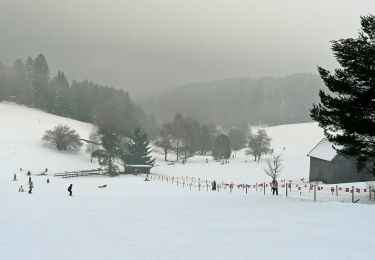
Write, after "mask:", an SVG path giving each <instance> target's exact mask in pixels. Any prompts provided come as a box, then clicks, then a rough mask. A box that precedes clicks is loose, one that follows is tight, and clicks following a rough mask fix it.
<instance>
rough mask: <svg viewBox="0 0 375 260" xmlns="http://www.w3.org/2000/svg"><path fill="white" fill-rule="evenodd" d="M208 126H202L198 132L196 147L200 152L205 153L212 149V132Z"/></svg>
mask: <svg viewBox="0 0 375 260" xmlns="http://www.w3.org/2000/svg"><path fill="white" fill-rule="evenodd" d="M210 130H211V129H210V128H209V127H208V126H203V127H201V128H200V129H199V133H198V149H199V151H200V154H202V155H203V154H206V153H207V152H208V151H211V150H212V143H213V134H214V133H212V132H211V131H210Z"/></svg>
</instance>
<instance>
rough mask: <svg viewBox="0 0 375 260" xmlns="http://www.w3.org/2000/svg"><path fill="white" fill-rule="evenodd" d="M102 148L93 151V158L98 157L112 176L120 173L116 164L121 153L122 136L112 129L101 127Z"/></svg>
mask: <svg viewBox="0 0 375 260" xmlns="http://www.w3.org/2000/svg"><path fill="white" fill-rule="evenodd" d="M99 135H100V144H101V148H100V149H98V150H96V151H95V152H93V153H92V157H93V158H97V159H98V161H99V164H100V165H101V166H105V167H106V168H107V171H108V174H109V175H110V176H115V175H117V173H118V167H117V165H116V162H115V160H116V158H118V156H119V153H120V147H119V143H120V139H121V136H120V135H119V134H118V133H117V132H116V131H113V130H112V129H104V128H100V129H99Z"/></svg>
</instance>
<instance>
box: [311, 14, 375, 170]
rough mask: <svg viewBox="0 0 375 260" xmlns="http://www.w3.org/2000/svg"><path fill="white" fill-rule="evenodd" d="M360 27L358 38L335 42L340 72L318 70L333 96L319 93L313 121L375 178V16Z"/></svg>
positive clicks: (337, 70)
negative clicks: (318, 101)
mask: <svg viewBox="0 0 375 260" xmlns="http://www.w3.org/2000/svg"><path fill="white" fill-rule="evenodd" d="M361 26H362V28H361V31H360V33H359V36H358V37H357V38H354V39H353V38H348V39H340V40H338V41H333V44H332V50H333V54H334V56H335V57H336V59H337V61H338V63H339V64H340V66H341V68H339V69H336V70H335V71H334V73H333V74H331V73H330V72H329V71H328V70H325V69H323V68H321V67H319V68H318V70H319V73H320V76H321V78H322V79H323V81H324V83H325V85H326V86H327V87H328V88H329V90H330V91H331V93H327V92H325V91H322V90H321V91H320V93H319V96H320V102H321V103H319V104H314V105H313V109H312V110H311V117H312V118H313V119H314V120H315V121H317V122H319V125H320V126H321V127H322V128H323V129H324V133H325V135H326V137H327V138H328V140H329V141H330V142H332V143H333V144H334V145H337V146H340V148H338V147H337V146H336V149H337V150H338V152H339V153H341V154H344V155H350V156H354V157H356V158H357V160H358V164H357V165H358V167H359V169H361V168H363V167H364V166H368V169H369V170H370V171H371V172H372V173H373V174H374V175H375V16H374V15H369V16H363V17H361Z"/></svg>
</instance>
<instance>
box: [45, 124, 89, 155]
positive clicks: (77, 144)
mask: <svg viewBox="0 0 375 260" xmlns="http://www.w3.org/2000/svg"><path fill="white" fill-rule="evenodd" d="M42 141H43V142H44V143H45V144H50V145H53V146H55V147H56V148H57V150H59V151H61V150H79V149H80V148H81V146H82V142H81V139H80V136H79V134H77V133H76V131H75V130H73V129H71V128H70V127H69V126H67V125H58V126H56V127H55V128H53V129H51V130H47V131H46V132H45V134H44V135H43V137H42Z"/></svg>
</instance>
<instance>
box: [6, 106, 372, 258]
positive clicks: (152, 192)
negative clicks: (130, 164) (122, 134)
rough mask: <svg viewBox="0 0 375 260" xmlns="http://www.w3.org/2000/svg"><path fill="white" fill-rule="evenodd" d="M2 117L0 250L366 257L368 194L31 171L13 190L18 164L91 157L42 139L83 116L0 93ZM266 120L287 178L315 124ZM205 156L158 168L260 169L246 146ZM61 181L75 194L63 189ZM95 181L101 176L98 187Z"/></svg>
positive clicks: (299, 173)
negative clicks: (334, 196)
mask: <svg viewBox="0 0 375 260" xmlns="http://www.w3.org/2000/svg"><path fill="white" fill-rule="evenodd" d="M0 118H1V121H0V156H1V157H0V158H2V162H1V164H0V171H1V174H0V205H1V214H0V259H373V258H374V252H375V242H374V239H373V234H374V232H375V226H374V225H373V220H372V216H373V215H374V213H375V205H371V204H351V203H341V202H316V203H314V202H313V201H311V200H306V199H300V198H299V197H298V196H294V197H293V196H292V197H288V198H286V197H285V196H279V197H274V196H272V195H270V194H269V191H268V190H267V193H266V195H263V193H262V192H259V191H257V192H255V191H254V190H251V191H249V193H248V194H245V193H244V192H243V191H241V190H237V189H235V190H234V191H233V192H232V193H230V192H229V191H228V190H222V191H221V192H211V191H206V190H203V189H202V190H201V191H198V189H197V188H194V189H192V190H190V189H188V188H182V187H181V185H179V186H177V185H175V184H173V185H172V184H171V183H168V184H166V183H161V182H156V181H150V182H144V181H143V179H142V178H139V177H134V176H121V177H115V178H109V177H82V178H70V179H62V178H54V177H53V176H34V175H33V176H32V178H33V181H34V184H35V189H34V191H33V194H32V195H29V194H27V193H19V192H17V190H18V187H19V186H20V185H23V186H24V187H26V186H27V177H26V176H25V172H26V171H27V170H30V171H31V172H32V173H39V172H40V171H42V170H43V169H45V168H48V169H49V172H50V173H53V172H61V171H65V170H73V169H91V168H96V167H97V165H96V164H95V163H91V162H90V158H89V156H88V155H87V154H85V153H84V152H79V153H60V152H57V151H55V150H53V149H51V148H47V147H43V145H42V144H41V142H40V138H41V136H42V135H43V132H44V130H46V129H50V128H52V127H54V126H55V125H57V124H60V123H63V124H68V125H69V126H71V127H72V128H74V129H76V130H77V131H78V132H79V133H80V134H81V136H82V137H83V138H85V137H86V138H87V136H88V135H89V132H90V131H91V127H92V126H91V125H90V124H86V123H82V122H77V121H74V120H71V119H66V118H61V117H58V116H54V115H50V114H46V113H43V112H41V111H37V110H33V109H30V108H25V107H21V106H17V105H13V104H3V103H0ZM267 132H268V133H269V134H270V135H271V137H272V138H273V142H272V144H273V146H274V148H275V149H276V150H277V151H279V152H281V154H282V156H283V159H284V173H283V176H284V178H286V179H293V180H295V179H299V178H302V177H305V178H306V177H307V176H308V158H307V157H306V154H307V153H308V152H309V150H310V149H311V148H312V147H313V146H314V145H315V144H316V143H317V142H318V141H319V140H320V139H321V138H322V132H321V130H320V129H319V128H318V127H317V126H316V124H300V125H289V126H277V127H272V128H267ZM284 147H285V150H284ZM172 156H173V155H171V158H172ZM159 157H160V158H162V156H161V155H158V158H159ZM205 158H206V157H195V158H191V159H190V160H189V161H188V163H187V164H186V165H182V164H175V165H167V164H165V163H164V162H162V161H161V160H158V162H157V164H159V166H158V167H156V168H155V172H156V173H162V174H167V175H173V176H195V177H200V178H202V179H205V178H208V179H217V180H218V181H221V180H223V181H225V182H227V181H233V182H246V183H254V182H261V181H267V178H266V177H265V175H264V174H263V172H262V169H263V166H262V162H261V163H260V164H259V165H258V164H257V163H255V162H253V161H252V159H251V158H249V157H245V156H244V154H243V152H239V153H238V155H237V158H235V159H233V160H231V162H230V163H229V164H226V165H220V164H218V163H215V162H213V161H212V160H211V158H209V163H208V164H206V163H205ZM245 160H247V161H248V162H245ZM19 168H22V169H23V173H20V172H19ZM13 173H17V175H18V181H17V182H13V181H12V178H13ZM47 177H49V178H50V180H51V183H49V184H47V183H46V178H47ZM70 183H72V184H73V195H74V196H73V197H69V196H68V192H67V190H66V189H67V187H68V185H69V184H70ZM102 184H107V185H108V187H107V188H106V189H99V188H98V186H99V185H102Z"/></svg>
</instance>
